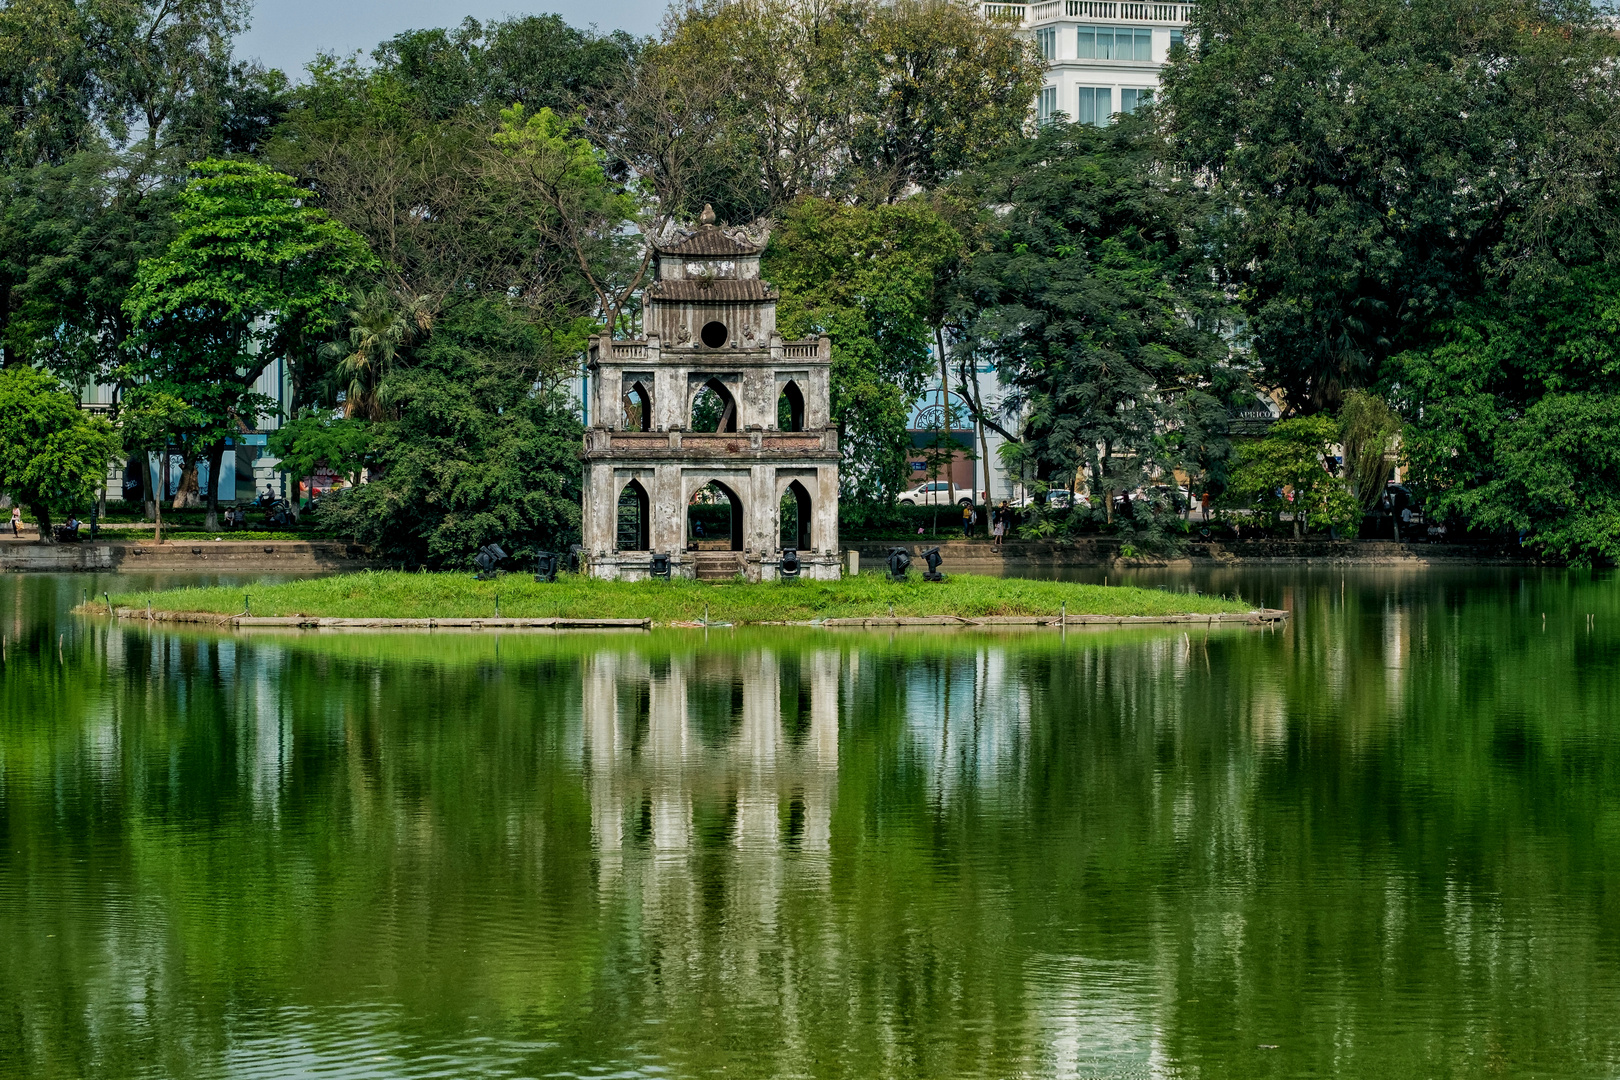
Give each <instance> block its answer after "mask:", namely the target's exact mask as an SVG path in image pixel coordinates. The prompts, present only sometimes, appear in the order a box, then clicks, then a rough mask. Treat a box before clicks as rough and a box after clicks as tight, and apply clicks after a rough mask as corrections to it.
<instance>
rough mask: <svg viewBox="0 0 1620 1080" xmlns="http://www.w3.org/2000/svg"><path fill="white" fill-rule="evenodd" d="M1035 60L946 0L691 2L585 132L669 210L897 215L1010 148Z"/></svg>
mask: <svg viewBox="0 0 1620 1080" xmlns="http://www.w3.org/2000/svg"><path fill="white" fill-rule="evenodd" d="M1041 77H1042V75H1041V62H1040V60H1039V59H1038V57H1037V56H1036V54H1035V52H1034V49H1033V47H1032V46H1031V44H1030V43H1029V42H1028V41H1026V40H1024V39H1023V38H1022V37H1021V36H1019V34H1018V33H1017V32H1016V31H1015V30H1014V29H1013V28H1010V27H1007V26H1004V25H1000V24H996V23H991V22H987V21H986V20H985V19H984V18H983V17H982V16H981V15H980V14H978V12H977V11H975V10H974V9H972V8H970V7H968V6H966V5H963V4H957V3H952V2H950V0H900V2H896V3H888V4H873V3H868V2H865V0H834V2H831V3H819V4H801V3H796V2H793V0H758V2H753V3H747V4H725V3H720V2H718V0H709V2H705V3H694V4H692V5H690V6H688V7H686V8H685V9H684V10H681V11H678V12H676V13H675V14H673V15H672V17H671V18H670V19H669V21H668V22H667V23H666V26H665V30H664V33H663V35H662V37H661V39H660V40H659V41H658V42H656V43H654V44H652V45H650V46H649V47H647V48H646V49H644V50H643V51H642V53H641V54H640V56H639V57H638V63H637V66H636V70H635V71H634V72H633V73H632V76H631V78H630V81H629V83H628V85H627V86H625V87H624V88H623V91H622V92H621V93H619V94H618V95H616V98H615V100H613V101H611V102H609V103H608V105H607V107H605V108H603V109H601V110H599V115H598V116H597V117H596V118H595V120H594V124H595V126H596V128H597V129H598V130H599V131H600V132H601V136H602V137H603V138H604V139H606V140H607V144H608V145H609V147H610V148H612V149H613V150H614V151H615V152H616V153H618V154H620V155H621V156H622V157H623V159H624V160H625V161H627V162H629V163H630V164H631V165H633V166H634V167H635V168H636V170H637V171H638V172H639V174H640V175H641V176H643V177H645V178H646V180H647V182H648V183H649V184H650V185H651V187H652V188H653V190H654V191H655V192H656V194H657V197H658V199H659V200H660V202H661V204H662V205H663V206H664V207H665V208H666V211H667V212H671V213H686V214H689V215H695V214H696V213H697V211H698V210H699V209H700V208H701V207H702V206H703V205H704V204H705V203H712V204H714V207H715V210H716V212H717V213H719V214H720V216H721V217H722V218H727V217H729V218H730V219H731V220H734V221H743V220H748V219H749V218H752V217H754V216H756V215H759V214H769V213H775V212H777V211H778V210H780V209H781V208H783V207H785V206H786V205H787V204H788V203H790V202H792V201H793V200H794V199H797V198H799V197H801V196H806V195H815V196H823V197H832V198H837V199H842V200H853V201H859V202H892V201H895V200H897V199H900V198H904V197H905V196H907V195H909V194H912V193H914V192H916V191H917V190H919V189H928V188H932V187H934V186H936V185H938V184H939V183H940V182H942V181H943V180H945V179H946V178H947V177H950V176H952V175H954V174H955V173H956V172H958V171H960V170H961V169H963V168H965V167H968V166H970V165H972V164H975V163H977V162H980V161H983V160H984V159H985V158H986V157H987V156H988V155H990V154H992V153H994V152H995V151H996V150H997V149H999V148H1001V147H1003V146H1006V145H1007V144H1009V143H1011V142H1015V141H1017V140H1018V139H1019V138H1020V137H1021V136H1022V134H1023V130H1024V125H1025V123H1026V121H1027V119H1028V116H1029V107H1030V101H1031V99H1032V98H1033V96H1034V94H1035V91H1036V90H1038V89H1039V87H1040V81H1041Z"/></svg>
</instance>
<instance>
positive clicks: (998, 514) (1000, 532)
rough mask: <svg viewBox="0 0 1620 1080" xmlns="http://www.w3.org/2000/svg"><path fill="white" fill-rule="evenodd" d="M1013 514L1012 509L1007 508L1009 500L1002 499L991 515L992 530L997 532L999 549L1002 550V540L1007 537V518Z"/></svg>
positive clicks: (997, 547)
mask: <svg viewBox="0 0 1620 1080" xmlns="http://www.w3.org/2000/svg"><path fill="white" fill-rule="evenodd" d="M1011 516H1012V511H1011V510H1009V509H1007V500H1006V499H1002V500H1001V505H1000V506H998V507H996V510H995V513H994V514H993V515H992V516H991V531H992V532H993V533H994V534H995V538H996V545H995V549H996V550H997V551H1000V550H1001V541H1002V540H1004V539H1006V536H1007V519H1008V518H1009V517H1011Z"/></svg>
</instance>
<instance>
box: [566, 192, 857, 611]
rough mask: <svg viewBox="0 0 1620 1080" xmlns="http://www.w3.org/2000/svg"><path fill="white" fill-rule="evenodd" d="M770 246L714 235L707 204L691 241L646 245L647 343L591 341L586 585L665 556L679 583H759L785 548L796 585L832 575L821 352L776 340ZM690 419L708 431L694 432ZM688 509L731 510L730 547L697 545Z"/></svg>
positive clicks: (753, 238) (834, 490)
mask: <svg viewBox="0 0 1620 1080" xmlns="http://www.w3.org/2000/svg"><path fill="white" fill-rule="evenodd" d="M766 239H767V233H766V231H765V230H764V229H763V228H758V227H747V226H735V227H727V226H723V225H716V224H715V223H714V212H713V211H712V210H710V209H709V208H708V207H705V208H704V211H703V216H702V217H701V218H699V220H698V224H697V226H696V227H695V228H694V227H692V226H689V225H688V226H679V225H673V224H672V225H670V226H669V227H667V228H666V229H665V230H664V231H663V232H662V233H661V234H660V235H659V236H657V237H656V238H654V240H653V262H652V275H653V276H652V281H651V283H650V284H649V285H648V286H647V289H646V292H645V294H644V298H643V299H644V312H643V315H642V325H643V327H644V328H645V330H646V337H645V338H643V339H641V340H637V341H614V340H613V339H612V337H611V335H610V334H608V333H604V334H602V335H601V336H600V337H599V338H597V339H596V341H594V342H593V343H592V344H591V347H590V357H589V363H588V372H589V390H588V393H589V395H590V401H589V417H590V421H591V426H590V427H589V428H588V429H587V430H586V432H585V449H584V453H583V456H584V459H585V505H584V520H583V523H582V530H583V533H584V543H583V545H582V546H583V548H584V554H585V560H586V563H587V565H588V567H589V572H590V573H591V574H592V575H594V576H596V577H600V578H625V579H639V578H644V577H646V576H647V575H648V571H649V567H650V565H651V562H652V556H653V555H654V554H655V553H661V554H668V555H669V556H670V561H671V567H672V572H673V573H674V574H677V575H682V576H686V577H704V578H723V577H730V576H732V575H733V574H738V573H740V574H743V575H745V576H746V577H747V578H748V579H749V580H750V581H761V580H765V581H771V580H775V579H776V578H777V576H778V574H779V572H780V566H781V561H782V552H783V551H784V550H786V549H790V548H791V549H794V550H796V551H797V552H798V556H799V560H800V564H801V567H802V569H801V574H802V576H804V577H807V578H816V579H834V578H837V577H838V575H839V559H838V460H839V452H838V433H837V431H836V430H835V429H834V428H833V427H831V425H830V418H829V416H828V411H829V398H828V387H827V377H828V369H829V367H830V365H831V362H832V351H831V344H830V342H829V340H828V339H827V337H826V336H825V335H823V336H822V337H820V338H812V339H810V340H807V341H783V340H782V336H781V335H780V334H778V333H777V332H776V300H777V292H776V290H775V289H773V288H772V287H771V286H770V285H768V284H766V283H765V282H764V281H762V280H761V279H760V276H759V258H760V254H761V253H762V252H763V251H764V250H765V242H766ZM700 399H702V403H701V405H700ZM694 409H698V410H699V411H701V412H705V413H706V417H705V420H706V423H704V424H703V425H702V426H705V427H708V426H713V427H714V430H712V431H696V430H694V426H696V425H695V422H694ZM716 416H717V417H718V420H717V421H716V419H715V417H716ZM694 498H696V499H697V500H699V501H700V502H702V503H704V504H705V505H707V506H713V505H715V504H717V503H719V502H729V504H730V521H731V529H730V533H731V535H730V536H729V538H728V537H725V536H716V535H714V534H713V533H712V532H710V533H708V534H707V535H704V536H702V537H699V536H698V535H697V532H698V530H697V529H696V528H694V527H693V526H692V525H691V522H692V520H693V516H692V515H691V514H689V513H688V508H689V507H690V506H691V505H692V504H693V500H694ZM711 516H712V515H711Z"/></svg>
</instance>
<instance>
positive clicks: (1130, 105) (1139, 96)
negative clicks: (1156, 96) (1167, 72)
mask: <svg viewBox="0 0 1620 1080" xmlns="http://www.w3.org/2000/svg"><path fill="white" fill-rule="evenodd" d="M1152 100H1153V91H1152V90H1144V89H1138V88H1136V87H1130V86H1127V87H1125V88H1124V89H1122V90H1121V91H1120V92H1119V111H1120V112H1122V113H1133V112H1135V111H1136V110H1137V109H1140V108H1141V107H1142V106H1143V105H1146V104H1147V103H1148V102H1150V101H1152Z"/></svg>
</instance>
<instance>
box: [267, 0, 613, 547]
mask: <svg viewBox="0 0 1620 1080" xmlns="http://www.w3.org/2000/svg"><path fill="white" fill-rule="evenodd" d="M629 49H630V43H629V42H628V41H627V40H626V39H623V38H617V37H616V38H612V39H602V38H597V37H594V36H592V35H589V34H585V33H582V32H578V31H573V30H570V29H569V28H567V27H566V26H564V25H563V24H561V23H560V22H559V21H558V20H556V19H554V18H550V17H548V18H544V19H521V20H511V21H509V22H505V23H497V24H493V25H491V26H489V27H478V26H476V25H475V24H471V23H465V24H463V26H462V27H461V28H460V29H459V30H455V31H423V32H420V33H415V32H413V33H412V34H407V35H401V36H400V37H397V38H395V39H393V40H392V41H390V42H387V43H385V44H384V45H383V46H382V47H380V48H379V49H378V50H377V51H376V53H374V54H373V56H374V61H375V62H374V63H373V64H371V65H360V64H355V63H340V62H337V61H334V60H330V59H327V60H324V61H322V62H320V63H318V64H317V65H315V66H314V67H313V68H312V69H311V79H310V82H309V84H308V85H306V86H304V87H302V88H300V90H299V91H298V95H297V103H296V105H295V107H294V109H293V111H292V112H291V113H290V114H289V116H288V119H287V121H286V122H285V123H284V124H283V125H282V126H281V128H280V130H279V134H278V138H277V140H276V142H275V144H274V145H273V146H272V148H271V150H270V157H271V159H272V160H273V161H275V162H277V163H278V164H280V165H282V166H284V167H285V168H287V169H288V170H289V171H292V172H295V173H296V174H298V175H300V176H305V177H308V178H309V180H310V182H311V186H312V189H313V191H314V194H315V198H316V200H317V201H318V204H319V205H320V206H322V207H323V208H325V209H327V210H328V211H329V212H330V213H331V214H332V216H333V217H334V218H335V219H337V220H338V221H341V222H343V223H345V224H347V225H348V226H350V227H351V228H353V229H354V230H355V231H356V232H358V233H360V234H361V235H362V236H364V237H365V238H366V240H367V241H368V242H369V243H370V245H371V247H372V249H373V250H374V251H375V252H376V253H377V255H378V257H379V263H380V265H379V266H378V267H377V268H376V270H375V271H372V272H370V273H368V274H366V275H362V277H363V278H364V280H363V281H362V282H360V283H359V288H358V290H357V294H356V296H355V300H354V303H352V304H351V305H349V308H348V313H347V318H346V320H345V325H344V326H343V327H342V328H341V336H340V337H339V338H338V340H336V341H331V342H328V344H327V345H326V347H325V353H324V357H325V360H326V361H327V362H328V363H329V364H331V365H334V366H333V368H332V369H331V372H330V376H331V377H330V378H329V379H328V380H327V382H325V383H323V384H322V385H321V387H320V388H319V391H318V392H312V393H311V394H310V395H309V397H310V400H311V401H312V402H313V401H316V400H319V401H320V402H321V403H323V404H325V405H327V406H332V405H336V404H338V403H339V402H340V401H341V404H342V407H343V409H344V411H346V412H348V413H350V414H351V415H352V416H354V417H356V418H359V417H367V418H369V419H370V421H371V422H370V423H369V424H368V425H366V429H365V430H367V432H368V433H369V443H368V446H369V450H368V454H369V456H368V457H367V458H366V460H367V461H368V462H369V463H371V464H372V465H374V466H375V467H374V468H373V469H372V471H371V475H370V478H369V482H367V483H365V484H363V485H359V486H357V487H356V488H354V489H352V490H346V491H342V492H338V493H336V496H335V497H333V498H329V499H327V500H323V503H322V509H321V513H322V515H323V516H325V519H326V520H327V522H328V524H329V525H330V526H331V527H333V528H336V529H339V530H340V531H343V532H346V533H349V534H352V535H356V536H359V537H360V538H361V539H363V540H366V541H367V542H370V543H373V544H375V545H377V547H378V549H379V550H380V551H382V552H384V553H386V556H387V557H389V558H397V559H400V560H402V561H405V562H410V563H431V564H433V565H460V564H462V563H465V562H466V561H467V560H469V559H470V558H471V557H472V555H473V553H474V552H475V551H476V550H477V548H478V547H479V546H480V545H481V544H483V543H485V542H487V541H489V540H499V541H501V542H502V543H504V544H506V545H508V547H509V548H524V547H532V546H534V545H535V544H545V545H551V546H560V545H564V544H566V543H567V542H569V541H570V540H571V539H572V538H573V537H574V536H575V535H577V528H578V505H577V504H578V498H579V485H580V468H579V463H578V460H577V449H578V436H579V425H578V420H577V418H576V417H575V416H574V414H573V412H572V410H571V409H570V407H569V406H568V405H567V402H566V399H565V398H564V397H563V396H562V395H560V394H559V393H558V390H557V388H558V387H559V385H560V384H561V381H562V380H563V379H564V378H565V377H566V375H568V374H569V373H571V372H573V371H574V370H575V369H576V368H577V363H578V357H579V355H580V353H581V352H582V350H583V348H584V343H585V340H586V338H587V337H588V335H589V334H590V332H592V331H593V330H594V329H595V328H596V327H597V326H599V325H600V320H601V319H602V318H611V317H612V314H611V313H610V312H611V309H613V308H614V305H615V303H617V304H619V305H621V306H622V305H623V304H624V302H625V299H626V297H627V295H628V290H626V288H625V286H626V284H627V279H626V278H625V277H624V274H625V273H626V272H628V274H629V275H630V276H631V277H633V276H634V274H635V272H636V267H637V266H638V265H639V262H640V259H641V257H642V251H641V249H640V246H639V245H638V244H636V243H635V241H634V237H633V236H630V237H627V236H626V234H625V232H624V229H623V226H624V225H625V224H626V223H627V221H628V220H629V216H628V215H629V214H630V213H633V212H634V210H635V205H634V203H633V202H627V201H626V200H625V197H624V196H625V188H624V186H623V184H622V183H621V182H620V181H618V180H616V179H614V177H613V176H611V175H610V171H611V163H610V162H607V161H605V160H604V159H603V157H602V155H600V154H599V153H598V152H597V151H595V150H594V149H593V148H592V147H591V146H590V144H589V143H588V142H585V141H583V139H582V133H581V130H580V129H579V128H578V126H577V124H576V122H575V121H574V120H573V119H571V117H572V116H573V110H574V109H575V107H576V106H578V105H579V104H580V103H581V102H582V101H585V100H587V99H589V98H590V97H591V95H593V94H595V93H597V92H598V91H599V88H600V87H601V86H602V85H603V83H604V80H605V79H606V78H607V77H608V75H609V74H610V73H611V72H613V71H617V70H618V69H620V68H622V66H623V64H624V62H625V57H626V56H627V54H628V52H629ZM514 106H521V108H514ZM502 110H506V117H505V118H504V120H503V118H502V116H501V112H502ZM552 165H558V166H559V167H560V171H558V170H552V169H551V166H552ZM604 208H606V210H607V211H609V212H606V213H604V212H603V211H604ZM564 211H567V212H568V213H570V214H571V215H572V216H570V217H569V218H567V219H566V220H564V219H563V218H562V217H561V216H560V214H561V213H562V212H564ZM570 228H573V229H575V230H576V231H575V232H573V233H570V232H569V229H570ZM627 241H628V242H627ZM626 268H628V270H627V271H626ZM312 389H313V388H312ZM300 449H301V447H300ZM323 460H324V458H323Z"/></svg>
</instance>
